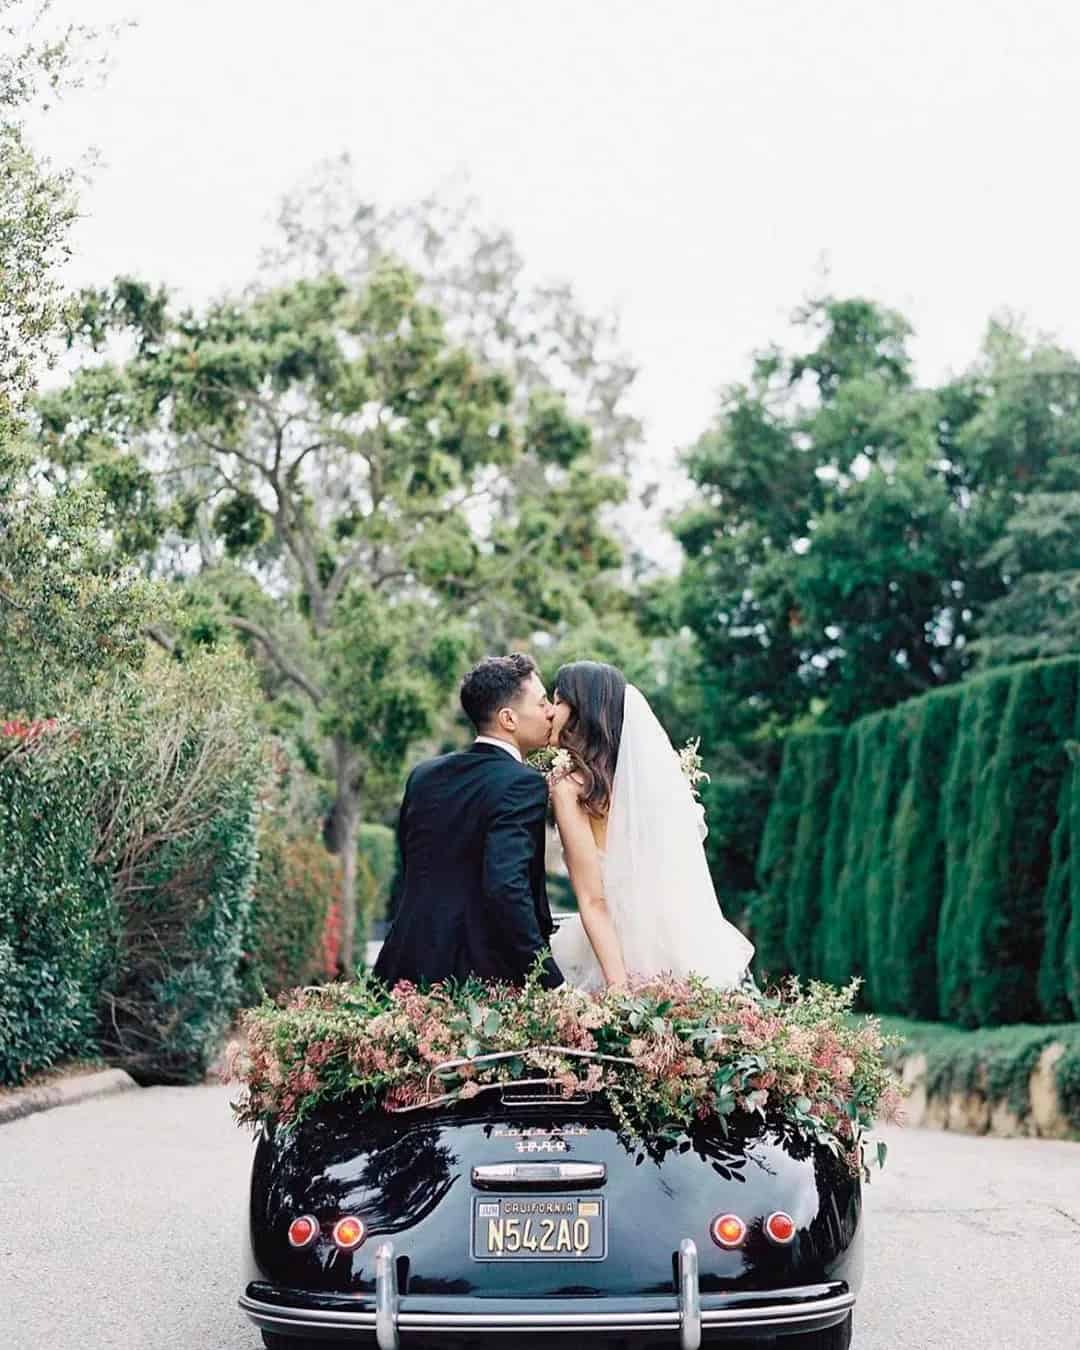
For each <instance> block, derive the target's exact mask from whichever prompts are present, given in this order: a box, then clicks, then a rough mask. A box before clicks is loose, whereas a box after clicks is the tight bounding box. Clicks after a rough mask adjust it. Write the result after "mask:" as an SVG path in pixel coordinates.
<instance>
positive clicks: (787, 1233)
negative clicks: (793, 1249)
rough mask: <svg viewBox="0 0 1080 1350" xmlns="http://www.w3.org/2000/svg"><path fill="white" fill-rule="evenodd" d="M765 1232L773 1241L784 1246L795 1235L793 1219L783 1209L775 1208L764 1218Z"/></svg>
mask: <svg viewBox="0 0 1080 1350" xmlns="http://www.w3.org/2000/svg"><path fill="white" fill-rule="evenodd" d="M765 1232H766V1234H767V1235H768V1236H769V1238H771V1240H772V1241H773V1242H776V1243H778V1244H779V1245H780V1246H781V1247H786V1246H787V1244H788V1243H789V1242H791V1241H793V1239H794V1237H795V1220H794V1219H793V1218H792V1217H791V1215H790V1214H785V1213H784V1212H783V1210H777V1211H776V1213H775V1214H770V1215H769V1217H768V1218H767V1219H766V1220H765Z"/></svg>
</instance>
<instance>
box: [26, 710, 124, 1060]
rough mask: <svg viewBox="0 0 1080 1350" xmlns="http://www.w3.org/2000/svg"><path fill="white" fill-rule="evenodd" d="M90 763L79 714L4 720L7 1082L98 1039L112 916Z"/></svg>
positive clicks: (86, 1050)
mask: <svg viewBox="0 0 1080 1350" xmlns="http://www.w3.org/2000/svg"><path fill="white" fill-rule="evenodd" d="M93 768H94V757H93V753H92V750H91V749H90V747H88V746H87V744H86V741H85V739H84V738H80V737H79V735H78V733H77V731H76V729H75V728H74V727H72V726H71V725H70V724H67V723H53V724H41V723H37V724H27V723H23V722H19V721H15V720H12V721H8V722H6V723H4V724H3V726H0V1083H20V1082H22V1081H23V1080H24V1079H25V1078H27V1077H28V1076H29V1075H30V1074H32V1073H35V1072H37V1071H38V1070H41V1069H46V1068H49V1067H50V1066H51V1065H53V1064H55V1063H57V1062H58V1061H60V1060H63V1059H66V1058H72V1057H78V1056H86V1055H90V1054H92V1053H94V1050H95V1047H96V1031H97V1006H98V994H99V990H100V987H101V984H102V981H103V978H104V976H105V972H106V968H107V964H108V958H109V935H110V930H111V925H112V917H111V896H110V890H109V885H108V874H107V872H106V871H105V870H104V869H102V868H100V867H98V866H97V865H96V864H95V862H94V852H95V848H94V846H95V842H96V835H95V822H94V813H93V801H94V792H95V775H94V772H93Z"/></svg>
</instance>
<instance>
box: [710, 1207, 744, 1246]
mask: <svg viewBox="0 0 1080 1350" xmlns="http://www.w3.org/2000/svg"><path fill="white" fill-rule="evenodd" d="M710 1231H711V1233H712V1240H713V1241H714V1242H715V1243H716V1245H717V1246H718V1247H727V1248H732V1247H741V1246H742V1244H743V1239H744V1238H745V1237H746V1224H744V1223H743V1221H742V1219H740V1218H739V1216H738V1215H737V1214H721V1215H719V1216H718V1217H717V1218H715V1219H713V1221H712V1228H711V1229H710Z"/></svg>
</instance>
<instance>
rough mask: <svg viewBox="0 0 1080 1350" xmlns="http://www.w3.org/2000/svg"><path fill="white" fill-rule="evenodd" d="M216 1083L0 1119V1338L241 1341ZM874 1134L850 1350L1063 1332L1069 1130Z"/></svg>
mask: <svg viewBox="0 0 1080 1350" xmlns="http://www.w3.org/2000/svg"><path fill="white" fill-rule="evenodd" d="M228 1098H229V1091H228V1090H227V1089H224V1088H219V1087H201V1088H150V1089H146V1090H144V1091H141V1092H129V1093H124V1094H122V1095H120V1096H118V1097H113V1098H106V1099H104V1100H101V1101H96V1102H87V1103H85V1104H84V1105H82V1106H72V1107H66V1108H63V1109H61V1110H57V1111H50V1112H47V1113H45V1114H42V1115H38V1116H32V1117H29V1118H28V1119H26V1120H20V1121H15V1122H13V1123H11V1124H9V1125H5V1126H3V1127H0V1220H2V1230H0V1350H57V1348H58V1347H63V1348H64V1350H114V1347H115V1348H116V1350H120V1347H123V1350H171V1347H176V1350H255V1347H256V1346H257V1345H258V1340H257V1338H256V1336H255V1334H254V1333H253V1332H252V1331H251V1330H249V1328H248V1327H247V1325H246V1324H245V1322H244V1319H243V1318H242V1317H241V1316H240V1314H239V1312H238V1311H237V1310H236V1306H235V1297H236V1293H237V1274H236V1267H237V1261H238V1251H239V1243H240V1224H241V1215H242V1214H243V1208H244V1189H245V1185H246V1180H247V1177H246V1171H247V1165H248V1160H249V1155H250V1148H251V1145H250V1142H249V1138H248V1136H247V1135H246V1134H242V1133H241V1132H240V1131H239V1130H237V1129H235V1128H234V1126H233V1125H232V1123H231V1120H230V1118H229V1114H228V1109H227V1102H228ZM889 1142H890V1148H891V1154H890V1158H889V1166H888V1168H887V1169H886V1171H885V1173H884V1175H883V1176H880V1177H878V1179H876V1180H875V1181H874V1183H873V1185H872V1186H871V1187H870V1188H869V1191H868V1193H867V1206H868V1220H867V1226H868V1236H869V1245H868V1270H867V1284H866V1287H865V1289H864V1293H863V1298H862V1300H861V1301H860V1305H859V1310H858V1314H857V1323H856V1325H857V1328H858V1329H857V1332H856V1337H855V1344H856V1347H857V1350H899V1348H900V1347H904V1348H905V1350H907V1348H908V1347H910V1350H1045V1347H1046V1346H1054V1347H1070V1348H1071V1347H1075V1346H1077V1345H1080V1144H1059V1143H1046V1142H1039V1141H1026V1140H1012V1141H1010V1140H997V1139H973V1138H967V1137H964V1136H960V1135H948V1134H938V1133H934V1132H933V1131H922V1130H910V1131H895V1130H894V1131H891V1132H890V1135H889Z"/></svg>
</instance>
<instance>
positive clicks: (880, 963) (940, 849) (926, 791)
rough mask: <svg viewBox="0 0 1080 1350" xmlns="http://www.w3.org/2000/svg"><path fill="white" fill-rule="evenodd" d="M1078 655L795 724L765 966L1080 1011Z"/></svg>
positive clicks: (873, 1003) (994, 1003)
mask: <svg viewBox="0 0 1080 1350" xmlns="http://www.w3.org/2000/svg"><path fill="white" fill-rule="evenodd" d="M1078 683H1080V661H1078V660H1077V659H1076V658H1075V657H1067V658H1061V659H1059V660H1054V661H1039V662H1032V663H1030V664H1027V665H1023V666H1015V667H1008V668H1005V669H1002V670H998V671H992V672H990V673H988V674H986V675H983V676H981V677H979V678H976V679H973V680H970V681H968V682H966V683H964V684H961V685H956V686H952V687H950V688H948V689H943V690H938V691H935V692H934V693H932V694H928V695H926V696H925V697H923V698H921V699H914V700H912V701H911V702H909V703H905V704H902V705H900V706H899V707H897V708H894V709H891V710H890V711H888V712H885V713H877V714H874V715H873V716H871V717H866V718H862V719H861V720H860V721H858V722H856V723H854V724H853V725H852V726H851V727H849V728H847V730H846V731H829V732H813V733H810V734H807V735H799V736H793V737H791V738H790V739H789V740H788V742H787V744H786V746H785V753H784V760H783V764H782V767H781V773H780V779H779V782H778V785H777V791H776V796H775V798H774V801H773V805H772V808H771V810H770V813H769V818H768V821H767V823H766V828H765V835H764V839H763V843H762V849H761V855H760V859H759V874H760V878H761V883H762V887H763V893H762V895H761V896H760V897H759V899H758V901H757V902H756V904H755V907H754V910H753V912H752V919H753V925H754V934H753V936H754V940H755V942H756V943H757V946H758V963H759V969H760V971H761V973H762V974H765V975H767V976H768V977H770V978H773V977H776V976H778V975H782V974H784V973H786V972H788V971H794V972H796V973H798V974H800V975H803V976H806V977H817V978H824V979H827V980H830V981H832V982H833V983H843V982H844V981H846V980H847V979H849V978H850V977H851V976H853V975H858V976H860V977H862V979H863V981H864V998H865V1000H866V1003H867V1004H868V1006H870V1007H872V1008H874V1009H876V1010H878V1011H880V1012H887V1013H900V1014H904V1015H908V1016H916V1017H923V1018H937V1017H942V1018H945V1019H947V1020H949V1021H953V1022H958V1023H960V1024H962V1025H965V1026H969V1027H974V1026H990V1025H997V1024H1001V1023H1008V1022H1017V1021H1038V1022H1060V1021H1067V1020H1069V1019H1070V1018H1075V1017H1080V767H1077V766H1075V765H1074V761H1073V757H1072V754H1071V753H1070V749H1071V748H1072V747H1074V743H1075V739H1076V737H1077V735H1078V726H1080V722H1078V719H1080V699H1078Z"/></svg>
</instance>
